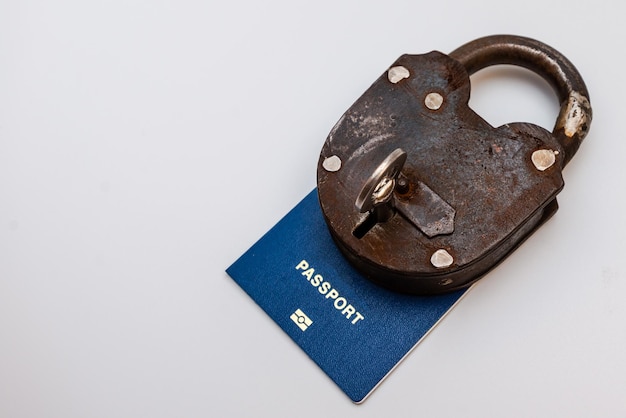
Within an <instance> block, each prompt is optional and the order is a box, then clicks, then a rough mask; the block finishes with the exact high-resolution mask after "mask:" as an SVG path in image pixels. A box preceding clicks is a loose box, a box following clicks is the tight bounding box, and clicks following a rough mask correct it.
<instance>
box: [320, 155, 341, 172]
mask: <svg viewBox="0 0 626 418" xmlns="http://www.w3.org/2000/svg"><path fill="white" fill-rule="evenodd" d="M322 167H324V170H326V171H330V172H331V173H334V172H335V171H339V169H340V168H341V158H339V157H337V156H336V155H331V156H330V157H326V158H325V159H324V162H323V163H322Z"/></svg>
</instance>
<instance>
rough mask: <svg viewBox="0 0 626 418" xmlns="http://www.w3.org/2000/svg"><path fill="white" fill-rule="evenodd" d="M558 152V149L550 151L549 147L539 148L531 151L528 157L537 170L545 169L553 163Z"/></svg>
mask: <svg viewBox="0 0 626 418" xmlns="http://www.w3.org/2000/svg"><path fill="white" fill-rule="evenodd" d="M558 153H559V152H558V151H552V150H551V149H540V150H537V151H535V152H533V155H532V156H531V157H530V159H531V160H532V162H533V164H534V165H535V168H536V169H537V170H539V171H545V170H547V169H548V168H550V167H552V166H553V165H554V163H555V162H556V155H557V154H558Z"/></svg>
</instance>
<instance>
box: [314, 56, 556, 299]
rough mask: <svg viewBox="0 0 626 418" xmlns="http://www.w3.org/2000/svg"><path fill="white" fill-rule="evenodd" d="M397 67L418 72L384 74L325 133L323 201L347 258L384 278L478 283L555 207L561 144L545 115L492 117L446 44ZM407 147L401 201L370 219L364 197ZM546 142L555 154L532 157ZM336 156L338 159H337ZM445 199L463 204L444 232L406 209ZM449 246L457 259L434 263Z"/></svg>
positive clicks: (422, 284)
mask: <svg viewBox="0 0 626 418" xmlns="http://www.w3.org/2000/svg"><path fill="white" fill-rule="evenodd" d="M394 67H402V68H404V69H407V70H408V73H409V75H408V77H406V78H404V79H401V80H400V81H395V80H394V82H392V81H391V80H390V76H389V73H388V72H385V73H384V74H382V75H381V77H380V78H379V79H378V80H376V82H374V84H373V85H372V86H371V87H370V88H369V89H368V90H367V91H366V92H365V93H364V94H363V96H361V97H360V98H359V99H358V100H357V101H356V102H355V103H354V104H353V105H352V106H351V107H350V109H348V111H347V112H346V113H345V114H344V115H343V116H342V117H341V119H340V120H339V122H338V123H337V124H336V126H335V127H334V128H333V129H332V131H331V132H330V134H329V135H328V138H327V139H326V142H325V144H324V146H323V148H322V151H321V154H320V160H319V163H318V171H317V172H318V193H319V199H320V205H321V208H322V212H323V214H324V217H325V219H326V222H327V224H328V227H329V230H330V232H331V235H332V237H333V239H334V240H335V242H336V243H337V245H338V247H339V248H340V249H341V251H342V252H343V253H344V255H345V256H346V258H347V259H348V260H350V262H351V263H352V264H353V265H354V266H355V267H356V268H357V269H359V270H360V271H362V272H363V273H364V274H365V275H366V276H367V277H368V278H370V279H371V280H373V281H375V282H376V283H379V284H381V285H383V286H386V287H388V288H391V289H394V290H398V291H401V292H408V293H416V294H435V293H441V292H447V291H451V290H454V289H458V288H461V287H464V286H468V285H469V284H471V283H472V282H474V281H475V280H477V279H478V278H480V277H481V276H482V275H483V274H484V273H486V272H487V271H488V270H489V269H491V268H492V267H494V266H495V265H496V264H497V263H498V262H499V261H501V260H502V259H503V258H504V257H505V256H506V255H507V254H509V253H510V252H511V251H512V250H513V249H514V248H515V247H516V246H517V245H519V244H520V243H521V242H522V241H523V240H524V239H525V238H526V237H527V236H528V235H529V234H530V233H531V232H532V231H533V230H535V229H536V227H537V226H538V225H540V224H541V223H542V222H543V221H545V220H546V219H547V218H549V217H550V216H551V215H552V214H553V213H554V212H555V211H556V208H557V204H556V199H555V197H556V195H557V194H558V192H559V191H560V190H561V189H562V187H563V179H562V176H561V166H562V155H563V152H562V148H561V145H560V144H559V142H558V141H557V140H556V139H555V138H554V137H553V135H552V134H551V133H550V132H548V131H546V130H545V129H543V128H541V127H538V126H536V125H532V124H526V123H516V124H509V125H504V126H501V127H498V128H494V127H492V126H491V125H489V124H488V123H487V122H486V121H485V120H483V119H482V118H481V117H480V116H478V115H477V114H476V113H475V112H474V111H472V110H471V109H470V108H469V106H468V101H469V95H470V80H469V76H468V74H467V72H466V70H465V68H464V67H463V65H461V64H460V63H459V62H457V61H455V60H454V59H452V58H450V57H448V56H447V55H444V54H442V53H439V52H431V53H429V54H424V55H404V56H402V57H400V58H399V59H398V60H397V61H396V62H395V63H394V64H393V65H392V66H391V67H390V68H394ZM432 93H435V94H436V95H438V96H439V97H441V98H442V99H443V100H442V102H441V103H440V104H438V107H437V106H433V105H432V103H429V101H428V100H429V99H428V98H429V97H432V96H429V95H431V94H432ZM398 148H401V149H402V150H404V151H405V152H406V154H407V159H406V162H405V164H404V166H403V168H402V173H401V175H402V177H403V178H404V179H405V180H406V181H407V183H408V185H405V187H404V188H403V189H402V190H400V189H398V188H396V190H395V191H394V195H393V199H394V200H393V202H395V203H394V205H395V206H396V208H399V209H402V211H398V213H396V214H395V215H394V216H391V217H390V218H389V219H387V220H385V222H380V223H375V224H373V225H365V227H364V226H363V225H364V222H366V221H367V216H368V214H367V213H360V212H359V211H358V210H357V209H356V208H355V199H356V198H357V197H358V195H359V191H360V190H361V188H362V186H363V184H364V183H365V182H366V181H367V180H368V176H370V174H371V173H372V172H373V171H374V170H376V168H377V165H378V164H380V162H381V161H382V160H383V159H384V158H385V156H387V155H389V154H390V153H392V152H393V151H394V150H396V149H398ZM538 150H549V151H550V152H552V153H553V155H554V162H553V164H552V165H550V166H549V167H547V168H545V169H543V170H539V169H538V168H537V166H536V164H535V163H533V160H532V156H533V153H535V152H536V151H538ZM329 158H335V159H338V160H339V161H340V162H341V165H340V168H339V169H336V167H334V168H333V169H331V170H329V169H328V164H326V166H325V164H324V163H325V161H328V159H329ZM444 203H445V204H447V205H449V206H450V207H452V208H453V209H454V215H453V228H452V230H451V231H450V229H449V228H448V229H446V228H441V231H443V232H442V233H437V228H436V227H437V219H436V216H435V217H434V218H433V220H432V222H430V225H431V226H434V229H433V228H430V230H429V229H428V228H426V227H424V225H421V224H418V225H416V223H415V221H414V220H413V219H412V218H411V216H408V217H407V216H406V215H403V213H404V214H406V213H407V211H408V212H410V213H413V212H416V213H417V212H419V213H426V214H434V215H436V214H437V213H439V212H442V211H444V209H443V206H445V205H444ZM434 215H433V216H434ZM431 218H432V216H431ZM448 218H450V217H448ZM359 227H360V228H361V229H359ZM433 230H434V231H435V232H429V231H433ZM355 231H357V232H358V233H355ZM433 234H434V235H433ZM439 250H445V252H446V253H447V254H449V255H450V257H451V259H452V262H451V263H450V264H449V265H447V266H444V267H442V266H441V265H435V264H436V263H435V264H433V261H432V259H433V254H434V253H435V252H437V251H439Z"/></svg>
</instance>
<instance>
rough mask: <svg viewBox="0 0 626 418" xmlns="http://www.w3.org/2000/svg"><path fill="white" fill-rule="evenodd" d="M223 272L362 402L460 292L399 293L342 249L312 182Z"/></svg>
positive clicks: (458, 297) (357, 400)
mask: <svg viewBox="0 0 626 418" xmlns="http://www.w3.org/2000/svg"><path fill="white" fill-rule="evenodd" d="M226 271H227V273H228V274H229V275H230V276H231V277H232V278H233V279H234V280H235V281H236V282H237V283H238V284H239V286H241V288H242V289H243V290H244V291H245V292H246V293H248V295H250V297H251V298H252V299H254V301H255V302H256V303H257V304H258V305H259V306H260V307H261V308H262V309H263V310H264V311H265V312H266V313H267V314H268V315H269V316H270V317H271V318H272V319H273V320H274V321H275V322H276V323H277V324H278V325H279V326H280V327H281V328H282V329H283V330H284V331H285V332H286V333H287V334H288V335H289V336H290V337H291V338H292V339H293V341H294V342H295V343H296V344H298V345H299V346H300V348H302V349H303V350H304V351H305V352H306V353H307V355H308V356H309V357H310V358H311V359H312V360H313V361H314V362H315V363H316V364H317V365H318V366H319V367H321V368H322V370H324V372H325V373H326V374H327V375H328V376H329V377H330V378H331V379H332V380H333V381H334V382H335V383H336V384H337V385H338V386H339V387H340V388H341V389H342V390H343V391H344V392H345V393H346V394H347V395H348V396H349V397H350V399H352V401H353V402H356V403H360V402H362V401H363V400H365V398H366V397H367V396H368V395H369V394H370V393H371V392H372V390H373V389H374V388H375V387H376V386H377V385H378V384H379V383H380V382H381V381H382V380H383V379H384V378H385V377H386V376H387V375H388V374H389V373H390V372H391V370H392V369H393V368H394V367H395V366H396V365H397V364H398V363H399V362H400V361H401V360H402V359H403V358H404V357H405V356H406V355H407V354H408V353H409V352H410V351H411V349H413V348H414V347H415V346H416V345H417V344H418V343H419V342H420V341H421V339H422V338H424V336H425V335H426V334H428V332H429V331H430V330H431V329H432V328H433V327H434V326H435V325H437V323H438V322H439V321H440V320H441V319H442V317H443V316H444V315H445V314H446V313H447V312H448V311H449V310H450V309H451V308H452V307H453V306H454V304H455V303H456V302H457V301H458V300H459V299H460V298H461V296H463V294H464V293H465V292H466V290H459V291H456V292H454V293H449V294H445V295H439V296H423V297H422V296H411V295H403V294H399V293H395V292H391V291H388V290H386V289H383V288H381V287H379V286H377V285H375V284H373V283H371V282H369V281H368V280H367V279H366V278H365V277H363V276H362V275H361V274H360V273H359V272H358V271H356V270H355V269H354V268H353V267H352V266H351V265H350V264H349V263H348V262H347V261H346V260H345V259H344V258H343V256H342V255H341V253H340V252H339V250H338V249H337V248H336V247H335V244H334V242H333V240H332V238H331V236H330V233H329V231H328V229H327V227H326V224H325V221H324V218H323V216H322V212H321V209H320V207H319V203H318V199H317V192H316V190H313V191H312V192H311V193H310V194H309V195H308V196H306V197H305V198H304V199H303V200H302V201H301V202H300V203H299V204H298V205H297V206H296V207H295V208H293V209H292V210H291V211H290V212H289V213H288V214H287V215H286V216H285V217H284V218H283V219H282V220H280V221H279V222H278V223H277V224H276V225H275V226H274V227H273V228H272V229H271V230H270V231H269V232H267V233H266V234H265V235H264V236H263V237H262V238H261V239H260V240H259V241H258V242H257V243H256V244H254V245H253V246H252V247H251V248H250V249H249V250H248V251H246V252H245V253H244V254H243V255H242V256H241V257H240V258H239V259H238V260H237V261H236V262H235V263H234V264H233V265H231V266H230V267H229V268H228V269H227V270H226Z"/></svg>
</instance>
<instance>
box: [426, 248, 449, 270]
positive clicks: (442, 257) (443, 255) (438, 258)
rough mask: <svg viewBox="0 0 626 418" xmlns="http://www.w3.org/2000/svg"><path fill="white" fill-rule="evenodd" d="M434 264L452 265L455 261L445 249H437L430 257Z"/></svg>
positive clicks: (436, 265) (440, 266)
mask: <svg viewBox="0 0 626 418" xmlns="http://www.w3.org/2000/svg"><path fill="white" fill-rule="evenodd" d="M430 262H431V263H432V265H433V266H435V267H437V268H438V269H440V268H445V267H450V266H451V265H452V263H453V262H454V258H452V256H451V255H450V253H449V252H447V251H446V250H444V249H440V250H437V251H435V252H434V253H433V255H432V256H431V257H430Z"/></svg>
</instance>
